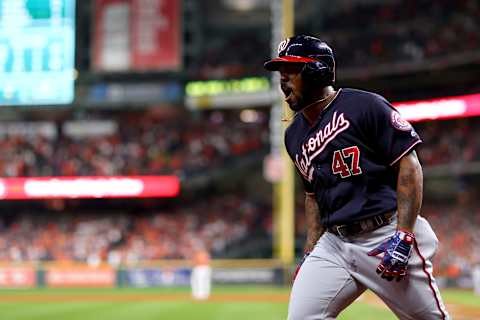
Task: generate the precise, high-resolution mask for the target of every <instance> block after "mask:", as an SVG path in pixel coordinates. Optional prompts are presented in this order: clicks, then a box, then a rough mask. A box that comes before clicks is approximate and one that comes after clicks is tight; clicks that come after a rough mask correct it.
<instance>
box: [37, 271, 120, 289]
mask: <svg viewBox="0 0 480 320" xmlns="http://www.w3.org/2000/svg"><path fill="white" fill-rule="evenodd" d="M115 283H116V272H115V270H114V269H113V268H111V267H98V268H92V267H76V266H69V267H51V268H49V269H47V270H45V284H46V285H47V286H48V287H114V286H115Z"/></svg>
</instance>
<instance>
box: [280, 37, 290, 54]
mask: <svg viewBox="0 0 480 320" xmlns="http://www.w3.org/2000/svg"><path fill="white" fill-rule="evenodd" d="M289 42H290V39H289V38H288V39H285V40H283V41H282V42H280V44H279V45H278V54H280V52H282V51H283V50H285V49H286V48H287V46H288V43H289Z"/></svg>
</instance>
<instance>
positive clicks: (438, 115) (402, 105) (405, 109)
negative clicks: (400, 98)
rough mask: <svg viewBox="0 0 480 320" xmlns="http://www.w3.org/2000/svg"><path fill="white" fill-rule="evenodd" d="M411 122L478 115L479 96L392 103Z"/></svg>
mask: <svg viewBox="0 0 480 320" xmlns="http://www.w3.org/2000/svg"><path fill="white" fill-rule="evenodd" d="M393 106H394V107H395V108H397V110H398V111H399V112H400V114H401V115H402V117H403V118H404V119H405V120H408V121H411V122H417V121H426V120H441V119H452V118H465V117H474V116H479V115H480V94H470V95H463V96H455V97H443V98H436V99H429V100H416V101H407V102H397V103H393Z"/></svg>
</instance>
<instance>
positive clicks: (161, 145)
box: [0, 0, 480, 320]
mask: <svg viewBox="0 0 480 320" xmlns="http://www.w3.org/2000/svg"><path fill="white" fill-rule="evenodd" d="M289 2H292V1H280V0H278V1H277V0H203V1H202V0H168V1H166V0H81V1H80V0H79V1H75V0H0V105H1V107H0V121H1V123H0V150H1V153H0V175H1V179H0V198H1V201H0V210H1V214H0V287H1V288H2V289H0V319H9V320H10V319H131V318H132V317H135V318H137V319H190V318H192V317H195V318H197V319H225V318H230V319H237V317H238V318H239V319H245V318H248V319H284V318H285V317H286V310H287V301H288V287H289V285H290V279H291V270H292V268H293V267H294V264H295V260H296V259H295V258H298V257H299V256H300V255H301V251H302V246H303V242H304V237H305V233H304V230H305V225H304V224H305V221H304V217H303V212H302V210H303V204H302V203H303V194H302V188H301V187H300V184H298V181H297V182H294V183H288V182H285V179H286V177H287V176H288V175H285V174H282V173H285V172H290V170H291V169H288V168H285V167H283V166H282V163H281V160H279V156H278V155H279V150H280V149H281V143H282V141H281V131H282V123H281V121H280V117H281V114H282V110H281V108H282V107H281V104H279V92H278V90H277V88H276V87H275V85H274V84H273V85H272V81H273V83H275V79H270V78H269V77H270V75H269V74H267V73H266V72H265V71H264V70H263V68H262V64H263V61H264V60H266V59H267V58H268V57H269V56H270V55H271V51H272V50H273V48H274V45H273V44H272V43H276V41H277V40H278V39H279V38H281V36H282V33H284V32H285V25H286V21H287V19H288V13H290V14H294V18H295V19H294V21H295V22H294V27H295V33H307V34H313V35H316V36H319V37H321V38H322V39H324V40H326V41H327V42H328V43H330V44H331V45H332V46H333V48H334V50H335V52H336V56H337V66H338V67H337V86H339V87H342V86H350V87H355V88H361V89H366V90H372V91H374V92H377V93H380V94H382V95H384V96H385V97H386V98H387V99H389V100H390V101H392V102H394V104H395V106H397V108H398V109H399V110H400V112H401V113H402V114H403V115H404V117H406V118H407V119H409V120H410V121H411V122H412V123H413V124H414V126H415V127H416V129H417V131H418V132H419V133H420V135H421V136H422V137H423V139H424V141H425V143H424V144H423V145H422V146H421V147H420V148H419V150H418V153H419V157H420V160H421V162H422V164H423V168H424V175H425V198H424V205H423V210H422V215H424V216H425V217H427V219H428V220H429V221H430V223H431V224H432V225H433V226H434V229H435V231H436V233H437V235H438V237H439V239H440V243H441V246H440V248H439V252H438V255H437V257H436V259H435V267H436V269H435V274H436V277H437V278H438V280H439V282H440V284H441V286H442V288H444V295H445V297H446V300H447V304H448V306H449V308H450V312H451V313H452V314H453V315H454V316H455V318H456V319H480V302H479V300H480V298H479V297H478V296H475V295H474V294H473V288H474V281H473V278H474V277H473V275H474V274H475V272H474V270H475V268H480V267H479V265H480V232H479V228H480V199H479V197H478V196H477V195H478V194H479V191H480V188H479V187H480V179H479V175H480V140H479V138H478V137H479V134H480V120H479V119H480V118H479V116H480V82H479V77H478V75H479V74H480V20H479V19H478V17H480V4H479V2H478V1H476V0H457V1H452V0H437V1H427V0H403V1H400V0H336V1H294V3H291V6H292V9H288V7H287V10H285V9H284V7H282V5H283V4H284V3H287V4H288V3H289ZM285 13H286V14H285ZM282 19H283V20H282ZM282 21H283V23H282ZM287 32H288V31H287ZM279 105H280V108H279ZM295 184H296V188H293V187H294V185H295ZM293 190H295V191H293ZM290 193H291V194H292V195H293V197H292V198H291V199H290V198H289V197H288V195H289V194H290ZM289 199H290V201H289ZM293 221H294V223H293ZM203 249H204V250H207V251H208V252H209V253H210V255H211V257H212V261H211V265H212V268H213V274H212V278H213V293H212V296H211V299H210V300H209V301H207V302H202V303H193V302H192V300H191V298H190V296H189V289H188V286H189V278H190V272H191V267H192V259H193V257H194V255H195V253H196V252H197V251H198V250H203ZM478 272H480V271H478ZM85 287H88V289H85ZM3 288H4V289H3ZM341 319H393V316H392V314H391V313H390V312H389V311H388V310H386V309H385V307H384V306H383V305H382V303H381V302H378V301H377V300H375V299H374V298H373V297H372V296H371V295H366V297H364V298H362V299H361V300H360V301H358V302H356V303H355V304H354V305H353V306H352V307H350V308H348V309H347V311H346V312H345V314H343V315H342V317H341Z"/></svg>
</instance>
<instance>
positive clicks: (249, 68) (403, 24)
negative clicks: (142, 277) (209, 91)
mask: <svg viewBox="0 0 480 320" xmlns="http://www.w3.org/2000/svg"><path fill="white" fill-rule="evenodd" d="M319 8H321V6H319ZM332 8H335V9H333V10H324V9H318V10H321V11H322V12H321V14H320V13H319V12H316V11H312V12H311V13H310V15H309V16H307V17H303V18H302V20H301V21H298V23H297V26H296V33H306V34H313V35H315V36H318V37H320V38H322V39H324V40H325V41H327V42H328V43H329V44H330V45H332V46H333V48H334V50H335V54H336V56H337V59H338V63H339V65H340V66H341V67H342V68H354V67H362V68H365V67H366V66H372V67H373V66H378V65H379V64H383V63H385V64H391V63H407V64H408V63H415V62H422V63H424V62H425V61H426V60H428V59H430V58H436V57H448V55H450V54H459V53H461V54H465V53H468V52H471V51H475V50H478V48H479V47H480V22H479V21H480V20H479V19H478V18H477V17H478V16H480V5H479V2H478V1H475V0H462V1H449V0H441V1H430V0H421V1H418V0H408V1H384V2H379V1H375V2H371V3H369V2H366V3H364V2H362V1H360V2H349V1H344V2H341V3H340V2H339V3H338V4H335V5H333V6H332ZM332 8H328V9H332ZM358 26H362V27H361V28H358ZM264 33H267V35H268V30H266V31H265V32H264ZM213 37H214V36H213ZM215 38H216V39H217V38H218V39H217V41H216V45H215V46H208V48H206V49H205V51H204V52H203V53H202V58H200V59H198V61H199V62H200V66H199V67H198V70H197V73H198V74H197V77H199V78H209V77H210V78H211V77H214V78H222V77H238V76H242V75H248V74H257V73H258V72H259V70H260V71H261V67H260V66H261V65H262V63H263V62H264V60H265V59H266V57H268V56H270V46H269V45H268V44H269V40H268V39H266V38H265V34H263V33H262V32H245V31H241V30H240V31H238V33H237V34H236V36H232V35H229V36H228V37H226V38H222V36H221V34H220V35H217V36H216V37H215ZM244 43H248V46H245V45H244ZM225 52H228V53H229V54H227V55H226V54H225Z"/></svg>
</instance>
